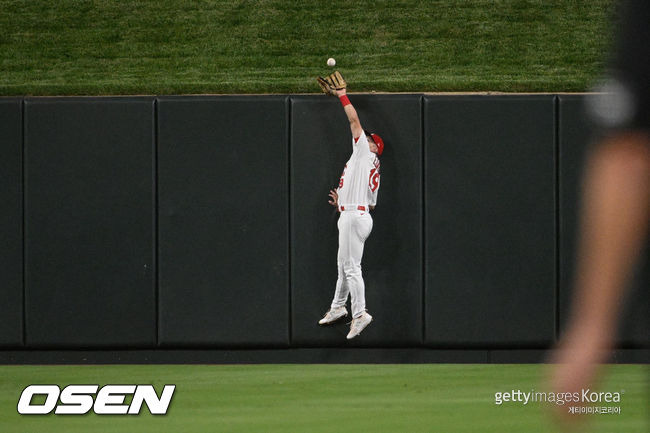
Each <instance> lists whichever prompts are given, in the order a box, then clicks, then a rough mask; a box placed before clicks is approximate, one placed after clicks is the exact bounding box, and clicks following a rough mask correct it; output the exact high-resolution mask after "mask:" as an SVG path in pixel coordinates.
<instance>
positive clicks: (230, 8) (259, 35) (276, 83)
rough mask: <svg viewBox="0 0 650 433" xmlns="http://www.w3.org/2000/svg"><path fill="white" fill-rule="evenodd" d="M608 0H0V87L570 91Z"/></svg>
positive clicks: (590, 67)
mask: <svg viewBox="0 0 650 433" xmlns="http://www.w3.org/2000/svg"><path fill="white" fill-rule="evenodd" d="M612 2H613V0H592V1H576V0H446V1H422V0H356V1H348V0H327V1H325V0H306V1H289V0H258V1H246V0H240V1H235V0H213V1H189V0H183V1H178V0H152V1H145V0H137V1H136V0H122V1H117V0H115V1H87V0H57V1H56V2H53V1H49V0H48V1H45V0H31V1H25V0H0V95H23V94H27V95H52V94H89V95H96V94H97V95H99V94H176V93H185V94H187V93H312V92H317V91H318V87H317V86H316V83H315V81H314V80H313V78H314V77H315V76H316V75H318V74H325V73H327V72H328V70H330V69H329V68H327V67H326V65H325V60H326V59H327V58H328V57H330V56H332V57H335V58H336V60H337V62H338V65H337V67H338V68H339V69H340V70H341V72H342V73H343V74H344V76H346V78H348V80H349V82H350V89H351V91H390V92H394V91H402V92H429V91H507V92H513V91H550V92H559V91H583V90H586V89H587V88H588V86H589V84H590V83H591V82H592V81H593V80H594V79H595V78H596V77H597V76H598V74H599V73H600V71H601V69H602V66H603V61H604V58H605V56H604V54H603V53H604V51H605V50H606V49H607V47H608V45H609V36H608V35H609V24H608V21H609V15H610V12H611V9H612V6H611V5H612Z"/></svg>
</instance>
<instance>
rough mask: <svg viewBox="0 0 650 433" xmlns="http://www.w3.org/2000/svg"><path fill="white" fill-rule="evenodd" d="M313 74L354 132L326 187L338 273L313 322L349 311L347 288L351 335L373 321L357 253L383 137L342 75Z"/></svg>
mask: <svg viewBox="0 0 650 433" xmlns="http://www.w3.org/2000/svg"><path fill="white" fill-rule="evenodd" d="M317 80H318V83H319V85H320V86H321V88H322V89H323V91H324V92H325V93H327V94H330V95H334V96H338V98H339V100H340V101H341V105H342V106H343V110H345V114H346V115H347V117H348V121H349V122H350V130H351V131H352V138H353V139H352V156H350V159H349V160H348V162H347V163H346V164H345V167H344V168H343V173H342V174H341V179H340V180H339V185H338V188H336V190H331V191H330V193H329V196H330V201H329V203H330V204H331V205H332V206H335V207H336V208H337V209H338V211H339V212H340V216H339V221H338V229H339V250H338V256H337V262H338V279H337V281H336V290H335V292H334V299H332V304H331V306H330V309H329V310H328V311H327V313H325V316H324V317H323V318H322V319H321V320H320V321H319V322H318V323H319V324H320V325H329V324H331V323H334V322H336V321H337V320H339V319H341V318H343V317H346V316H347V315H348V311H347V309H346V307H345V304H346V302H347V299H348V294H350V295H351V298H352V300H351V303H352V323H351V325H350V332H349V333H348V335H347V339H348V340H350V339H352V338H354V337H356V336H357V335H359V334H360V333H361V331H363V330H364V328H365V327H366V326H368V325H369V324H370V322H372V316H371V315H370V314H368V312H367V311H366V299H365V285H364V282H363V276H362V274H361V257H362V256H363V246H364V243H365V241H366V239H367V238H368V236H369V235H370V231H371V230H372V217H371V216H370V211H371V210H373V209H374V208H375V205H376V203H377V193H378V191H379V177H380V173H379V158H378V157H379V155H381V154H382V152H383V150H384V142H383V141H382V139H381V138H380V137H379V136H378V135H377V134H373V133H369V132H367V131H365V130H364V129H363V128H362V126H361V122H360V121H359V116H358V115H357V111H356V110H355V109H354V107H353V106H352V104H351V103H350V100H349V99H348V97H347V95H346V83H345V80H344V79H343V77H342V76H341V74H340V73H339V72H338V71H336V72H334V73H333V74H331V75H330V76H329V77H327V78H326V79H325V78H321V77H318V79H317Z"/></svg>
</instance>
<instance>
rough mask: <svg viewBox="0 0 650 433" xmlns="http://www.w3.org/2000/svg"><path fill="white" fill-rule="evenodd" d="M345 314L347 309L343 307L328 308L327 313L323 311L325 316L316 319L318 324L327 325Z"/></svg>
mask: <svg viewBox="0 0 650 433" xmlns="http://www.w3.org/2000/svg"><path fill="white" fill-rule="evenodd" d="M347 315H348V309H347V308H345V307H338V308H330V309H329V310H328V311H327V313H325V316H324V317H323V318H322V319H320V320H319V321H318V324H319V325H329V324H330V323H334V322H336V321H337V320H339V319H340V318H342V317H345V316H347Z"/></svg>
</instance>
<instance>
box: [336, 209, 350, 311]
mask: <svg viewBox="0 0 650 433" xmlns="http://www.w3.org/2000/svg"><path fill="white" fill-rule="evenodd" d="M348 216H349V215H347V214H341V216H340V217H339V221H338V228H339V251H338V254H337V255H336V264H337V271H338V278H337V280H336V290H335V291H334V298H333V299H332V305H331V308H339V307H344V306H345V303H346V302H347V300H348V294H349V293H350V291H349V289H348V285H347V284H346V279H345V269H344V266H343V264H344V263H345V260H347V251H348V249H349V247H348V243H349V238H350V225H351V224H350V223H351V220H350V218H349V217H348Z"/></svg>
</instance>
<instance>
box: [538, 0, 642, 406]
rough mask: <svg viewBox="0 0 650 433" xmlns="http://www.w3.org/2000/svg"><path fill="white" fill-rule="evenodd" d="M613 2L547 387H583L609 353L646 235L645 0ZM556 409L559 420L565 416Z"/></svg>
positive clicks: (590, 108) (561, 389)
mask: <svg viewBox="0 0 650 433" xmlns="http://www.w3.org/2000/svg"><path fill="white" fill-rule="evenodd" d="M621 6H622V14H623V15H622V22H621V25H620V27H619V29H620V30H619V31H618V35H617V38H616V45H615V51H614V53H613V56H612V65H611V70H610V71H609V73H608V78H607V80H606V81H605V82H604V84H603V85H602V88H601V89H598V90H599V91H600V92H602V93H601V94H600V95H599V96H596V97H594V98H593V100H592V101H591V102H590V103H589V106H588V111H589V112H590V115H591V117H592V118H593V120H594V121H595V122H596V123H597V125H598V127H599V129H600V130H601V132H602V135H601V138H600V139H599V140H598V141H597V143H596V144H595V146H594V147H593V149H591V152H590V154H589V157H588V160H587V165H586V171H585V176H584V179H583V182H584V183H583V193H582V194H583V195H582V198H583V204H582V210H581V219H580V240H579V247H578V257H577V268H576V273H575V277H574V294H573V303H572V310H571V315H570V318H569V325H568V328H567V331H566V332H565V334H564V335H563V336H562V338H561V340H560V342H559V345H558V347H557V348H556V349H557V350H556V351H555V353H554V355H553V359H552V360H551V362H553V363H554V365H553V366H552V367H551V377H550V381H551V383H550V385H551V388H552V391H553V392H572V393H573V392H581V390H582V389H588V388H590V387H591V386H592V384H593V382H594V381H595V379H596V376H597V373H598V368H599V364H601V363H603V362H606V361H607V360H608V359H609V355H610V352H611V350H612V349H613V348H614V337H615V335H616V330H617V324H618V318H619V315H620V311H621V304H622V301H623V298H624V294H625V292H626V287H627V285H628V283H629V281H628V280H629V278H630V276H631V273H632V271H633V269H634V267H635V264H636V262H637V260H638V259H639V255H640V252H641V250H642V249H643V247H644V246H645V245H646V242H647V240H648V226H649V220H650V108H649V105H650V2H648V1H627V2H624V3H623V4H622V5H621ZM558 409H560V410H561V412H562V415H565V417H562V418H563V419H566V417H571V416H572V415H570V414H568V413H567V410H566V409H567V408H566V407H564V408H561V407H558ZM573 416H574V417H575V415H573Z"/></svg>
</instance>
